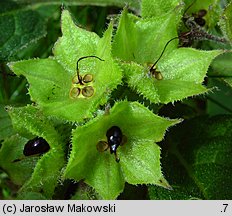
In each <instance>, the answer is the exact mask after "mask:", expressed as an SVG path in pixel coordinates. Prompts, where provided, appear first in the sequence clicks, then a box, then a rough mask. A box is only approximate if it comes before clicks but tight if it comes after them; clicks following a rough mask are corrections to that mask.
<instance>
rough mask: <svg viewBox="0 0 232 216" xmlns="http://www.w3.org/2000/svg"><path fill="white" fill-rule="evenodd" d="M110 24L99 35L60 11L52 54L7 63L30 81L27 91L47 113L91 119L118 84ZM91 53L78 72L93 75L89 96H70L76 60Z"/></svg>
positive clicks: (65, 117) (75, 73) (119, 79)
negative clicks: (60, 19)
mask: <svg viewBox="0 0 232 216" xmlns="http://www.w3.org/2000/svg"><path fill="white" fill-rule="evenodd" d="M112 29H113V24H112V23H111V24H110V25H109V27H108V29H107V30H106V32H105V33H104V36H103V38H99V37H98V36H97V35H96V34H95V33H92V32H88V31H86V30H84V29H81V28H79V27H77V26H76V25H75V24H74V23H73V21H72V19H71V16H70V14H69V12H68V11H66V10H64V11H63V13H62V33H63V36H62V37H61V38H60V39H59V40H58V42H57V43H56V44H55V47H54V50H53V52H54V57H50V58H47V59H32V60H26V61H19V62H12V63H9V66H10V68H11V69H12V71H14V72H15V73H16V74H17V75H24V76H26V78H27V79H28V82H29V84H30V87H29V94H30V96H31V98H32V100H33V101H35V102H36V103H38V105H39V106H40V107H41V108H42V109H43V112H44V113H45V114H46V115H49V116H56V117H58V118H60V119H62V120H68V121H73V122H74V121H83V120H84V119H86V118H91V117H92V114H93V112H94V111H96V109H97V108H98V107H99V105H103V104H105V103H106V102H107V99H108V97H109V95H110V92H111V91H112V90H113V89H114V88H116V87H117V85H118V84H120V83H121V77H122V73H121V70H120V68H119V67H118V66H117V64H116V63H115V62H114V60H113V59H112V57H111V35H112ZM89 55H95V56H97V57H99V58H101V59H103V60H104V61H100V60H98V59H96V58H87V59H85V60H83V61H81V62H80V63H79V71H80V75H81V76H83V75H85V74H91V75H92V76H93V83H92V87H93V88H94V94H93V95H92V96H91V97H83V96H82V97H77V98H72V97H71V96H70V91H71V89H72V88H73V84H72V79H73V77H74V76H75V75H77V72H76V64H77V60H78V59H79V58H80V57H83V56H89Z"/></svg>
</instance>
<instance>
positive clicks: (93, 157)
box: [64, 101, 179, 199]
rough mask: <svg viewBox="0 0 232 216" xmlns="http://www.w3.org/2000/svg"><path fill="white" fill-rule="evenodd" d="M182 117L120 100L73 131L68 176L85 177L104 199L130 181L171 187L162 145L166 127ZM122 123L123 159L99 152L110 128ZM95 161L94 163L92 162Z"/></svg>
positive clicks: (120, 156)
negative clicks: (164, 172)
mask: <svg viewBox="0 0 232 216" xmlns="http://www.w3.org/2000/svg"><path fill="white" fill-rule="evenodd" d="M178 122H179V121H178V120H169V119H164V118H161V117H159V116H156V115H154V114H153V113H152V112H150V111H149V110H148V109H147V108H145V107H144V106H142V105H141V104H139V103H137V102H133V103H129V102H126V101H125V102H118V103H116V104H115V105H114V107H113V108H112V109H110V111H109V113H108V111H106V113H102V114H99V115H98V116H97V117H96V118H95V119H93V120H92V121H90V122H89V123H87V124H86V125H84V126H79V127H77V129H76V130H74V131H73V139H72V145H73V147H72V152H71V155H70V159H69V162H68V165H67V168H66V170H65V172H64V177H65V178H71V179H74V180H76V181H79V180H81V179H84V181H85V182H86V183H87V184H89V185H90V186H92V187H93V188H94V189H95V190H96V191H97V192H98V193H99V194H100V196H102V197H103V199H115V198H116V197H117V196H118V195H119V193H121V192H122V191H123V188H124V184H125V181H127V182H128V183H130V184H157V185H161V186H163V187H167V188H168V183H167V182H166V181H165V179H164V178H163V176H162V173H161V166H160V148H159V146H158V145H156V144H155V143H154V142H158V141H161V140H162V139H163V136H164V133H165V130H166V129H167V128H168V127H170V126H171V125H174V124H176V123H178ZM113 125H115V126H118V127H119V128H120V129H121V130H122V133H123V135H124V136H125V137H126V139H127V141H126V143H125V144H124V145H122V146H120V147H119V148H118V150H117V153H118V156H119V158H120V162H119V163H117V162H116V161H115V157H114V156H113V155H111V154H110V152H109V151H105V152H98V150H97V148H96V147H97V144H98V142H99V141H107V138H106V131H107V130H108V129H109V128H111V127H112V126H113ZM90 161H91V163H90Z"/></svg>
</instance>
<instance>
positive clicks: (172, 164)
mask: <svg viewBox="0 0 232 216" xmlns="http://www.w3.org/2000/svg"><path fill="white" fill-rule="evenodd" d="M231 129H232V116H231V115H218V116H214V117H202V116H201V117H198V118H195V119H192V120H189V121H186V122H185V123H183V124H181V125H179V126H177V127H175V128H173V129H171V131H170V133H169V134H168V135H167V137H166V139H165V143H164V145H165V146H166V147H167V151H166V152H164V156H163V160H162V164H163V171H164V172H165V175H166V176H167V178H168V180H169V183H170V184H171V186H172V188H173V191H165V190H163V189H162V188H155V187H153V186H150V187H149V195H150V198H151V199H214V200H224V199H231V196H232V187H231V184H230V182H231V179H232V174H231V165H232V162H231V153H232V150H231V138H232V135H231Z"/></svg>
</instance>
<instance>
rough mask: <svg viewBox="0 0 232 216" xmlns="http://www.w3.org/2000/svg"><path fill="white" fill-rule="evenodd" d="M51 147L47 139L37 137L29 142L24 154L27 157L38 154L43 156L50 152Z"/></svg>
mask: <svg viewBox="0 0 232 216" xmlns="http://www.w3.org/2000/svg"><path fill="white" fill-rule="evenodd" d="M49 149H50V146H49V144H48V143H47V141H46V140H45V139H43V138H42V137H36V138H34V139H32V140H29V141H28V142H27V143H26V144H25V146H24V149H23V154H24V155H25V156H31V155H36V154H43V153H45V152H47V151H49Z"/></svg>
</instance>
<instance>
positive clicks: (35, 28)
mask: <svg viewBox="0 0 232 216" xmlns="http://www.w3.org/2000/svg"><path fill="white" fill-rule="evenodd" d="M0 8H1V9H0V29H1V37H0V60H2V61H6V60H8V59H10V57H12V56H14V55H15V54H16V53H17V52H19V51H20V50H21V49H23V48H25V47H26V46H28V45H29V44H31V43H35V42H36V41H37V40H39V39H40V38H42V37H44V36H45V34H46V28H45V27H46V26H45V20H44V19H43V18H42V17H41V16H40V15H39V14H38V13H37V12H36V11H35V10H32V9H29V8H24V9H22V8H21V7H20V6H19V5H18V4H16V3H15V2H12V1H2V2H1V3H0Z"/></svg>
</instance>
